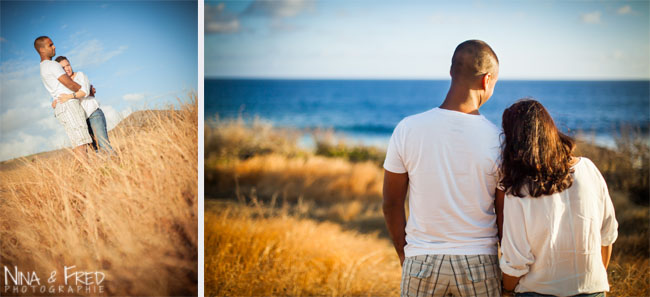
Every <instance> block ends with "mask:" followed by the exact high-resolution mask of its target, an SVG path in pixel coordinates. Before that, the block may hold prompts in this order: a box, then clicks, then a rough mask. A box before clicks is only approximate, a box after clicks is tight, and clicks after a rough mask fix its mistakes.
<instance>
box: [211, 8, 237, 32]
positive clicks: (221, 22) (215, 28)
mask: <svg viewBox="0 0 650 297" xmlns="http://www.w3.org/2000/svg"><path fill="white" fill-rule="evenodd" d="M225 8H226V5H225V4H224V3H219V4H218V5H216V6H213V5H209V4H207V3H206V4H205V6H204V13H203V17H204V25H205V32H206V33H235V32H237V31H239V19H238V18H237V16H236V15H234V14H231V13H229V12H227V11H226V9H225Z"/></svg>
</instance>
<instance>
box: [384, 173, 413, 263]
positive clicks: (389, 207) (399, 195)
mask: <svg viewBox="0 0 650 297" xmlns="http://www.w3.org/2000/svg"><path fill="white" fill-rule="evenodd" d="M408 184H409V177H408V173H393V172H390V171H388V170H384V202H383V210H384V218H385V219H386V227H388V233H389V234H390V238H391V239H392V240H393V245H394V246H395V251H397V256H399V263H400V265H402V264H403V263H404V246H405V245H406V230H405V228H406V212H405V209H404V201H405V200H406V192H407V191H408Z"/></svg>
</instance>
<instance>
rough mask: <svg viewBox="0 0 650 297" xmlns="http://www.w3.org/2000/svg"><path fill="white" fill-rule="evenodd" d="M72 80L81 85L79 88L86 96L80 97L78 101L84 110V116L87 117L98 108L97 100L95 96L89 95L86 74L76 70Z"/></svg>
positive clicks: (88, 82)
mask: <svg viewBox="0 0 650 297" xmlns="http://www.w3.org/2000/svg"><path fill="white" fill-rule="evenodd" d="M74 82H76V83H78V84H79V85H80V86H81V90H82V91H84V92H85V93H86V97H84V98H82V99H81V101H80V103H81V107H82V108H83V109H84V111H85V112H86V118H89V117H90V115H91V114H92V113H93V112H95V110H97V109H98V108H99V101H97V99H95V97H92V96H90V81H89V80H88V76H86V75H85V74H84V73H83V72H76V74H75V76H74Z"/></svg>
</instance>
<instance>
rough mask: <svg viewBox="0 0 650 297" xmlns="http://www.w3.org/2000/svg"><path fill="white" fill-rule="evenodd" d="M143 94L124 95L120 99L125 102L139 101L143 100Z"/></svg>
mask: <svg viewBox="0 0 650 297" xmlns="http://www.w3.org/2000/svg"><path fill="white" fill-rule="evenodd" d="M144 96H145V95H144V93H133V94H126V95H124V96H123V97H122V99H124V100H127V101H139V100H142V99H144Z"/></svg>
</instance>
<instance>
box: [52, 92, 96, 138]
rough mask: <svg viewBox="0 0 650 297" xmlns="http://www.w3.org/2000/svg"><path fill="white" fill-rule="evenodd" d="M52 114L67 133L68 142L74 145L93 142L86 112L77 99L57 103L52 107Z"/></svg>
mask: <svg viewBox="0 0 650 297" xmlns="http://www.w3.org/2000/svg"><path fill="white" fill-rule="evenodd" d="M54 116H55V117H56V118H57V120H59V122H60V123H61V124H62V125H63V127H64V128H65V133H67V134H68V137H69V138H70V143H71V144H72V145H73V146H74V147H77V146H80V145H84V144H87V143H92V142H93V141H92V139H91V138H90V133H88V125H87V124H86V112H85V111H84V110H83V108H82V107H81V104H79V100H77V99H70V100H68V101H66V102H63V103H59V104H57V105H56V107H55V108H54Z"/></svg>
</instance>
